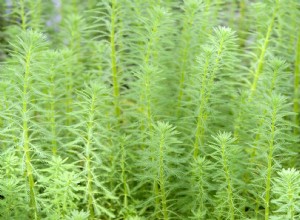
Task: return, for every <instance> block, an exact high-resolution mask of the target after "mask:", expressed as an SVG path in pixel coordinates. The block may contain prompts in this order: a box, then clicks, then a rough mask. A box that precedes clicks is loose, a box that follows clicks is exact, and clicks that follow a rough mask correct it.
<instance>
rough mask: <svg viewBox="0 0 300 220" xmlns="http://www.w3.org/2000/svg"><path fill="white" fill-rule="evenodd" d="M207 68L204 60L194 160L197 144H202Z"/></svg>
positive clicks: (207, 63)
mask: <svg viewBox="0 0 300 220" xmlns="http://www.w3.org/2000/svg"><path fill="white" fill-rule="evenodd" d="M208 68H209V60H208V59H206V62H205V66H204V70H203V78H202V86H201V91H200V95H201V102H200V107H199V113H198V116H197V128H196V135H195V140H194V159H196V158H197V157H198V155H199V144H200V145H201V146H202V144H203V134H204V126H203V123H204V121H205V120H204V118H203V117H204V104H205V100H206V98H205V97H204V94H205V90H206V88H205V86H206V84H207V77H208V76H207V75H208Z"/></svg>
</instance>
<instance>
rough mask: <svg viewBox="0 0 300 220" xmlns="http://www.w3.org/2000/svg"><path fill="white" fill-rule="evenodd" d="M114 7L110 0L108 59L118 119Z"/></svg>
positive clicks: (118, 97)
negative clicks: (109, 60) (109, 52)
mask: <svg viewBox="0 0 300 220" xmlns="http://www.w3.org/2000/svg"><path fill="white" fill-rule="evenodd" d="M116 7H117V3H116V0H111V15H110V22H111V23H110V26H111V29H110V50H111V54H110V59H111V74H112V81H113V96H114V106H115V107H114V108H115V115H116V117H117V118H118V119H119V118H120V115H121V108H120V88H119V76H118V69H117V52H116V42H115V41H116V37H115V32H116V20H117V14H116Z"/></svg>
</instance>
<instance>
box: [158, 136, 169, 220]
mask: <svg viewBox="0 0 300 220" xmlns="http://www.w3.org/2000/svg"><path fill="white" fill-rule="evenodd" d="M164 148H165V136H164V134H161V137H160V144H159V154H160V155H159V186H160V199H161V205H162V212H163V216H164V220H168V219H169V216H168V209H167V197H166V190H165V173H164V172H165V171H164V166H165V164H164V151H165V149H164Z"/></svg>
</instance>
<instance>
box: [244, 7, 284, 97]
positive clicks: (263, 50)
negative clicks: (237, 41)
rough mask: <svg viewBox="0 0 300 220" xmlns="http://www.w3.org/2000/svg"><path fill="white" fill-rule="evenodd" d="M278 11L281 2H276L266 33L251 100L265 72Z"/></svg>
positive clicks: (251, 90)
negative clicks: (267, 53) (268, 49)
mask: <svg viewBox="0 0 300 220" xmlns="http://www.w3.org/2000/svg"><path fill="white" fill-rule="evenodd" d="M278 10H279V2H278V1H276V5H275V9H274V11H273V14H272V18H271V21H270V24H269V26H268V30H267V33H266V36H265V39H264V43H263V46H262V48H261V52H260V55H259V59H258V64H257V67H256V68H255V72H254V78H253V81H252V84H251V88H250V95H249V100H251V99H252V98H253V95H254V93H255V91H256V87H257V82H258V79H259V77H260V75H261V74H262V71H263V67H264V62H265V55H266V52H267V48H268V45H269V42H270V37H271V34H272V31H273V28H274V23H275V19H276V17H277V12H278Z"/></svg>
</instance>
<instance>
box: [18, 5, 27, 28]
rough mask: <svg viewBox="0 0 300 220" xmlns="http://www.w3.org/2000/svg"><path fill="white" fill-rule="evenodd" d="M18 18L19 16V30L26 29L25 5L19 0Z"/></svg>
mask: <svg viewBox="0 0 300 220" xmlns="http://www.w3.org/2000/svg"><path fill="white" fill-rule="evenodd" d="M20 16H21V28H22V30H24V31H25V30H26V29H27V16H26V12H25V3H24V0H20Z"/></svg>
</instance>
